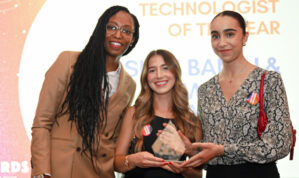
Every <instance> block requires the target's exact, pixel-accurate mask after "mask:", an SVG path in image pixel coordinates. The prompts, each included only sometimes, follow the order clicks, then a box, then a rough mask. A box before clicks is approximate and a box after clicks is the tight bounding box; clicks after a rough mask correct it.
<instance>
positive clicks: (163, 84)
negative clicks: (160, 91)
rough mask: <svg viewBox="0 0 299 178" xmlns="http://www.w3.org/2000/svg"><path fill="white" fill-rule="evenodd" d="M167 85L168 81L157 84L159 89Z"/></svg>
mask: <svg viewBox="0 0 299 178" xmlns="http://www.w3.org/2000/svg"><path fill="white" fill-rule="evenodd" d="M166 84H167V81H158V82H155V85H157V86H158V87H162V86H165V85H166Z"/></svg>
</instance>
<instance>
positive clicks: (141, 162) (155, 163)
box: [128, 151, 165, 168]
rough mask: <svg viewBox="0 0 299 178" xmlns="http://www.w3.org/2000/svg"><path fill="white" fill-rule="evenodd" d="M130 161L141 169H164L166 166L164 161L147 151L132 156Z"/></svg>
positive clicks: (129, 157)
mask: <svg viewBox="0 0 299 178" xmlns="http://www.w3.org/2000/svg"><path fill="white" fill-rule="evenodd" d="M128 161H129V163H131V164H133V165H135V166H137V167H141V168H148V167H162V166H164V165H165V162H164V160H163V159H161V158H158V157H155V156H154V155H153V154H151V153H149V152H147V151H142V152H138V153H134V154H130V155H129V156H128Z"/></svg>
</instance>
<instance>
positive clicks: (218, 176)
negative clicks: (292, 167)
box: [207, 162, 280, 178]
mask: <svg viewBox="0 0 299 178" xmlns="http://www.w3.org/2000/svg"><path fill="white" fill-rule="evenodd" d="M207 178H280V176H279V173H278V169H277V166H276V163H275V162H271V163H267V164H256V163H245V164H238V165H216V166H210V165H209V166H208V167H207Z"/></svg>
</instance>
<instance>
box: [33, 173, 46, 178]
mask: <svg viewBox="0 0 299 178" xmlns="http://www.w3.org/2000/svg"><path fill="white" fill-rule="evenodd" d="M44 177H45V176H44V174H39V175H36V176H33V178H44Z"/></svg>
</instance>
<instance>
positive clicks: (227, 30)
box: [223, 28, 237, 32]
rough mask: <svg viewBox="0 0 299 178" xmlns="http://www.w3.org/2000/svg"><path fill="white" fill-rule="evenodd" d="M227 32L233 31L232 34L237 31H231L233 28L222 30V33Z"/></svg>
mask: <svg viewBox="0 0 299 178" xmlns="http://www.w3.org/2000/svg"><path fill="white" fill-rule="evenodd" d="M229 31H234V32H235V31H237V30H236V29H233V28H228V29H224V30H223V32H229Z"/></svg>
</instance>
